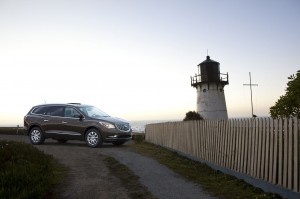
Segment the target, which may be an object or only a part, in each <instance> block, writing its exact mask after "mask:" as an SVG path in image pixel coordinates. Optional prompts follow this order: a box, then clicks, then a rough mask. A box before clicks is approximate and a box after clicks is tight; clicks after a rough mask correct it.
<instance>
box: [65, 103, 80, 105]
mask: <svg viewBox="0 0 300 199" xmlns="http://www.w3.org/2000/svg"><path fill="white" fill-rule="evenodd" d="M68 104H74V105H81V103H68Z"/></svg>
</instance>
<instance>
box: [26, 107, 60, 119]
mask: <svg viewBox="0 0 300 199" xmlns="http://www.w3.org/2000/svg"><path fill="white" fill-rule="evenodd" d="M32 113H33V114H39V115H51V116H61V117H62V116H63V115H64V107H63V106H40V107H36V108H34V109H33V111H32Z"/></svg>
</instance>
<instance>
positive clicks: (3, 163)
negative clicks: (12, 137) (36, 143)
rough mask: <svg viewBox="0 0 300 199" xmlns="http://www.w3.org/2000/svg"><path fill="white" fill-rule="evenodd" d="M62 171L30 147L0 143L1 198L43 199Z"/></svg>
mask: <svg viewBox="0 0 300 199" xmlns="http://www.w3.org/2000/svg"><path fill="white" fill-rule="evenodd" d="M64 171H65V169H64V168H63V167H62V166H61V165H59V164H58V162H57V161H56V160H54V159H53V157H52V156H50V155H46V154H44V153H43V152H41V151H39V150H38V149H36V148H35V147H33V146H31V145H29V144H25V143H21V142H13V141H0V198H18V199H21V198H24V199H25V198H45V197H47V195H49V194H50V192H49V191H50V190H51V188H52V187H53V186H54V185H56V184H57V183H58V182H59V181H60V179H61V178H62V176H63V173H64Z"/></svg>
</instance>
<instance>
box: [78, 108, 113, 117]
mask: <svg viewBox="0 0 300 199" xmlns="http://www.w3.org/2000/svg"><path fill="white" fill-rule="evenodd" d="M79 109H80V110H81V111H82V112H83V113H84V114H86V115H87V116H89V117H92V118H99V117H110V116H109V115H107V114H106V113H104V112H103V111H101V110H100V109H98V108H96V107H94V106H85V107H80V108H79Z"/></svg>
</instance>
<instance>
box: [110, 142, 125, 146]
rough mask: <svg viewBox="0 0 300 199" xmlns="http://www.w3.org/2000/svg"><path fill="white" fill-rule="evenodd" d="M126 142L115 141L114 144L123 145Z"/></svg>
mask: <svg viewBox="0 0 300 199" xmlns="http://www.w3.org/2000/svg"><path fill="white" fill-rule="evenodd" d="M124 143H125V142H113V145H115V146H121V145H122V144H124Z"/></svg>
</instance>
